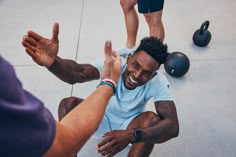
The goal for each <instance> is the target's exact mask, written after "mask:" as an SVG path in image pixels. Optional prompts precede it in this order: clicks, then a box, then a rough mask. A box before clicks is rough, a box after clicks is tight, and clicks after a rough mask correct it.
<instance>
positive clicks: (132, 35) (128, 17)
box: [120, 0, 139, 48]
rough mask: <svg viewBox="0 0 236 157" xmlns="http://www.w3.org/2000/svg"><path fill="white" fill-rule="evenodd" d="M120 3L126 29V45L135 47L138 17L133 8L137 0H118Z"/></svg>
mask: <svg viewBox="0 0 236 157" xmlns="http://www.w3.org/2000/svg"><path fill="white" fill-rule="evenodd" d="M120 4H121V7H122V10H123V13H124V17H125V25H126V31H127V40H126V42H127V43H126V47H127V48H133V47H135V43H136V37H137V32H138V25H139V19H138V14H137V12H136V10H135V5H136V4H137V0H120Z"/></svg>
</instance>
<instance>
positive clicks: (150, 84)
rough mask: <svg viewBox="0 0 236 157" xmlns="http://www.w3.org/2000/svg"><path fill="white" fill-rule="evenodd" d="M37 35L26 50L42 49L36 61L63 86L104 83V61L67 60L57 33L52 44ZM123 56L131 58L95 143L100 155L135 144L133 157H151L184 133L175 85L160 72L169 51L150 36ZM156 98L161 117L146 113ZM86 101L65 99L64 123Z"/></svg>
mask: <svg viewBox="0 0 236 157" xmlns="http://www.w3.org/2000/svg"><path fill="white" fill-rule="evenodd" d="M57 31H58V30H54V31H53V32H57ZM33 33H34V32H33ZM31 34H32V32H31V31H30V32H29V34H28V36H27V37H26V38H24V40H23V42H22V43H23V45H24V46H25V47H26V48H27V47H35V49H41V51H42V53H43V54H39V55H36V56H34V57H33V60H34V61H35V62H36V63H38V64H39V65H42V66H45V67H47V68H48V70H49V71H50V72H52V73H53V74H54V75H56V76H57V77H58V78H59V79H61V80H62V81H65V82H67V83H70V84H75V83H82V82H87V81H91V80H97V79H99V78H100V76H101V75H100V74H101V70H102V66H103V64H104V59H100V60H96V61H94V62H91V63H90V64H78V63H76V62H74V61H72V60H67V59H62V58H60V57H58V56H57V51H58V46H59V43H58V40H54V39H57V37H55V36H57V34H55V33H53V37H54V38H52V39H50V40H48V39H46V38H43V37H41V36H40V40H39V39H34V37H33V36H31ZM35 41H37V42H35ZM35 43H37V44H35ZM42 46H43V48H42ZM26 51H27V49H26ZM27 53H28V54H29V55H30V53H29V52H27ZM122 53H123V54H128V55H126V56H125V55H123V59H122V72H121V75H120V78H119V80H118V83H117V86H116V91H115V94H114V95H113V96H112V97H111V99H110V100H109V102H108V105H107V109H106V112H105V115H104V117H103V120H102V122H101V123H100V125H99V127H98V129H97V131H96V132H95V134H94V135H93V138H100V139H101V138H102V140H101V142H100V143H98V149H97V151H98V152H99V153H101V155H103V156H113V155H115V154H117V153H118V152H120V151H121V150H122V149H124V148H125V147H126V146H128V144H130V143H131V144H132V147H131V149H130V152H129V154H128V156H130V157H131V156H135V157H141V156H145V157H146V156H149V154H150V153H151V152H152V149H153V146H154V144H156V143H163V142H165V141H167V140H169V139H171V138H174V137H176V136H178V133H179V123H178V117H177V112H176V107H175V104H174V101H173V99H172V95H171V91H170V89H169V88H170V86H169V82H168V80H167V79H166V77H165V76H164V75H163V74H161V73H160V72H157V70H158V68H159V67H160V65H161V64H163V63H164V62H165V60H166V58H167V56H168V53H167V46H166V45H164V44H163V43H162V41H161V40H159V39H158V38H155V37H145V38H143V39H142V40H141V43H140V45H139V46H138V48H137V49H136V50H135V51H134V52H125V53H124V52H122ZM45 54H47V55H45ZM46 60H50V61H53V64H52V65H50V66H47V65H43V64H42V63H43V62H44V61H46ZM95 88H96V87H95ZM150 99H153V101H154V105H155V108H156V112H151V111H145V110H144V109H145V106H146V104H147V102H148V101H149V100H150ZM81 101H83V99H81V98H77V97H69V98H65V99H63V100H62V101H61V103H60V105H59V109H58V112H59V119H60V120H61V119H62V118H63V117H64V116H65V115H66V114H67V113H68V112H70V111H71V110H72V109H73V108H74V107H75V106H76V105H77V104H78V103H80V102H81ZM78 131H79V130H78Z"/></svg>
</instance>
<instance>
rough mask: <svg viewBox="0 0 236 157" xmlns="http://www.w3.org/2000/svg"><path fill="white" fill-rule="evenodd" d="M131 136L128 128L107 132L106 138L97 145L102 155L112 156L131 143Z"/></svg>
mask: <svg viewBox="0 0 236 157" xmlns="http://www.w3.org/2000/svg"><path fill="white" fill-rule="evenodd" d="M127 136H129V135H128V134H127V130H113V131H110V132H107V133H105V134H104V135H103V136H102V137H103V138H104V139H103V140H102V141H101V142H100V143H98V145H97V147H98V148H97V151H98V153H100V154H101V155H102V156H106V157H112V156H114V155H115V154H117V153H118V152H120V151H121V150H123V149H124V148H125V147H126V146H127V145H128V144H129V143H130V141H129V139H130V138H129V137H127Z"/></svg>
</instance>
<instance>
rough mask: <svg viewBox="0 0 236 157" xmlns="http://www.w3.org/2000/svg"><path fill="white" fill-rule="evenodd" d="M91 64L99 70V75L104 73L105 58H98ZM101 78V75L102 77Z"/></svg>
mask: <svg viewBox="0 0 236 157" xmlns="http://www.w3.org/2000/svg"><path fill="white" fill-rule="evenodd" d="M90 64H91V65H92V66H94V67H95V68H97V69H98V71H99V73H100V74H101V72H102V66H103V64H104V58H98V59H96V60H94V61H91V62H90ZM100 76H101V75H100Z"/></svg>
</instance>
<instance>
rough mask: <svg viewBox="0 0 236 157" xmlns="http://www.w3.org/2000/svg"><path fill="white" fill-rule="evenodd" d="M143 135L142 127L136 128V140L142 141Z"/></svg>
mask: <svg viewBox="0 0 236 157" xmlns="http://www.w3.org/2000/svg"><path fill="white" fill-rule="evenodd" d="M142 135H143V133H142V130H141V129H134V137H135V140H136V142H139V141H141V139H142Z"/></svg>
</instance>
